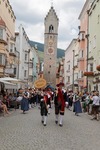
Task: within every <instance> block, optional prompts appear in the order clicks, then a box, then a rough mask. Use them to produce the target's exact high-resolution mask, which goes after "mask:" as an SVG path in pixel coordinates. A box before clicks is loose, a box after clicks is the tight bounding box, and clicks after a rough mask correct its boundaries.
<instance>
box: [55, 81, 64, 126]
mask: <svg viewBox="0 0 100 150" xmlns="http://www.w3.org/2000/svg"><path fill="white" fill-rule="evenodd" d="M63 86H64V83H59V84H57V87H58V89H56V92H55V115H56V120H55V123H56V124H58V118H59V114H60V120H59V126H61V127H62V126H63V116H64V112H65V106H66V103H65V99H64V91H63V89H62V87H63Z"/></svg>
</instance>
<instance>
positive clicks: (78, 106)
mask: <svg viewBox="0 0 100 150" xmlns="http://www.w3.org/2000/svg"><path fill="white" fill-rule="evenodd" d="M73 106H74V107H73V112H75V115H76V116H79V115H78V114H79V113H82V107H81V103H80V96H79V92H76V93H75V94H74V97H73Z"/></svg>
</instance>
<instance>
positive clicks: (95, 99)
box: [92, 92, 100, 121]
mask: <svg viewBox="0 0 100 150" xmlns="http://www.w3.org/2000/svg"><path fill="white" fill-rule="evenodd" d="M99 106H100V97H99V93H98V92H94V96H93V105H92V109H93V115H94V117H93V118H92V120H93V119H96V120H97V121H98V120H99Z"/></svg>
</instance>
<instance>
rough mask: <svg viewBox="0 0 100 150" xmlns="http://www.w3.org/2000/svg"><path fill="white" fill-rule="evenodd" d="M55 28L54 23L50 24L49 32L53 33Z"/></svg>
mask: <svg viewBox="0 0 100 150" xmlns="http://www.w3.org/2000/svg"><path fill="white" fill-rule="evenodd" d="M53 30H54V27H53V25H50V26H49V33H53Z"/></svg>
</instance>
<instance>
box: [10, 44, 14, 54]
mask: <svg viewBox="0 0 100 150" xmlns="http://www.w3.org/2000/svg"><path fill="white" fill-rule="evenodd" d="M13 49H14V44H12V43H10V52H11V53H12V52H13Z"/></svg>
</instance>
